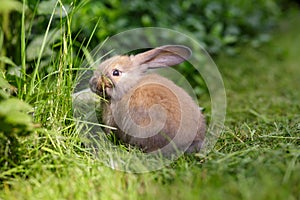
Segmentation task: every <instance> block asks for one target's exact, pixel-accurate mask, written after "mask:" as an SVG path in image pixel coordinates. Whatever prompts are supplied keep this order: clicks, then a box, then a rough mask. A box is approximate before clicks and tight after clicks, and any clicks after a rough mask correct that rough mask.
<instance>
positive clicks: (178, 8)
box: [0, 0, 297, 75]
mask: <svg viewBox="0 0 300 200" xmlns="http://www.w3.org/2000/svg"><path fill="white" fill-rule="evenodd" d="M24 2H25V7H23V5H22V1H17V0H1V8H0V23H1V27H0V28H1V29H0V49H1V52H0V56H1V59H0V69H1V70H8V71H9V73H10V74H14V75H16V74H18V72H19V71H20V70H21V67H20V66H21V62H22V56H21V55H22V54H21V41H22V39H21V37H22V36H23V37H25V38H26V41H25V42H26V44H25V45H26V70H27V72H30V71H32V70H33V68H34V67H35V63H36V61H37V59H38V57H39V52H40V48H41V45H42V43H43V39H44V36H45V33H46V30H47V31H49V33H48V35H49V37H47V38H46V40H47V41H46V46H45V49H44V51H43V52H42V62H41V63H40V64H41V67H40V69H39V70H45V71H46V72H51V71H53V69H52V67H51V60H52V61H53V60H55V59H57V57H56V56H59V54H58V52H59V51H60V48H61V46H62V45H63V41H62V36H61V34H62V32H64V33H65V34H67V33H68V32H69V33H70V31H71V33H70V34H71V36H70V37H72V47H73V48H74V51H73V53H74V57H76V56H77V58H78V59H77V61H78V62H80V61H81V60H80V55H82V54H83V52H82V51H83V48H82V47H85V48H86V49H87V50H92V49H93V48H95V46H96V45H98V44H100V43H101V42H103V41H104V40H105V39H106V38H107V37H109V36H112V35H114V34H116V33H119V32H121V31H124V30H128V29H131V28H137V27H166V28H170V29H173V30H176V31H183V32H188V33H191V34H192V35H193V36H194V37H195V38H196V39H197V40H198V42H199V43H200V44H202V45H203V47H204V48H205V49H206V50H207V51H208V52H209V53H210V54H211V55H213V56H215V55H218V54H219V53H221V52H222V53H223V52H225V53H226V54H228V55H236V54H237V53H238V52H239V48H238V47H239V45H250V46H252V47H254V48H255V47H259V45H260V44H261V43H264V42H267V41H269V39H270V31H271V30H274V29H276V26H277V25H278V19H279V17H280V16H281V15H284V14H285V12H286V10H287V9H288V8H290V7H297V1H293V0H254V1H243V0H201V1H195V0H176V1H173V0H172V1H171V0H166V1H159V0H153V1H140V0H131V1H127V0H102V1H97V0H89V1H88V0H83V1H80V0H75V1H62V2H57V1H56V0H50V1H36V0H28V1H24ZM23 11H25V13H24V12H23ZM22 13H23V14H24V15H23V17H24V21H23V22H22V20H21V19H22ZM22 23H24V30H22V28H21V27H22ZM21 31H23V33H24V34H23V35H22V34H21ZM75 60H76V59H75ZM78 62H77V63H76V62H75V63H74V64H75V65H78V64H79V63H78ZM23 67H24V66H23Z"/></svg>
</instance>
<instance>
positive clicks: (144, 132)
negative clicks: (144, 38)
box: [90, 45, 206, 154]
mask: <svg viewBox="0 0 300 200" xmlns="http://www.w3.org/2000/svg"><path fill="white" fill-rule="evenodd" d="M190 55H191V51H190V49H189V48H187V47H185V46H180V45H166V46H161V47H158V48H155V49H152V50H149V51H146V52H144V53H140V54H137V55H131V56H115V57H112V58H110V59H108V60H106V61H104V62H103V63H101V64H100V66H99V67H98V69H97V70H96V71H95V72H94V76H93V77H92V78H91V80H90V88H91V90H92V91H93V92H95V93H96V94H98V95H100V96H105V98H107V99H108V103H107V102H104V103H103V112H102V113H103V114H102V120H103V122H104V123H105V124H106V125H109V126H113V127H117V128H118V131H116V135H117V136H118V137H119V138H120V139H121V140H123V141H124V142H126V143H129V144H131V145H135V146H138V147H140V148H141V149H142V150H143V151H145V152H153V151H156V150H160V151H161V152H162V153H166V154H170V153H173V152H176V151H177V150H180V151H186V152H195V151H199V150H200V148H201V146H202V143H203V140H204V136H205V130H206V125H205V119H204V117H203V115H202V113H201V111H200V109H199V107H198V106H197V105H196V103H195V102H194V101H193V100H192V98H191V97H190V96H189V95H188V94H187V93H186V92H185V91H184V90H183V89H182V88H180V87H178V86H177V85H176V84H174V83H173V82H172V81H170V80H168V79H166V78H164V77H162V76H159V75H157V74H154V73H152V74H147V73H146V71H147V70H148V69H153V68H159V67H168V66H172V65H176V64H179V63H181V62H183V61H185V60H186V59H188V58H189V57H190Z"/></svg>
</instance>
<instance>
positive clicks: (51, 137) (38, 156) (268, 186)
mask: <svg viewBox="0 0 300 200" xmlns="http://www.w3.org/2000/svg"><path fill="white" fill-rule="evenodd" d="M299 24H300V15H299V14H297V13H294V14H291V15H288V16H285V17H284V19H283V20H282V22H281V23H280V26H279V28H277V29H275V30H274V34H273V38H272V40H271V42H269V43H268V44H265V45H263V46H262V47H259V48H253V47H251V46H250V45H245V46H243V47H240V49H239V50H240V52H239V53H238V54H237V55H235V56H228V55H225V54H222V55H220V56H218V57H217V58H216V59H215V62H216V64H217V66H218V67H219V70H220V72H221V74H222V77H223V80H224V83H225V88H226V94H227V103H228V105H227V115H226V122H225V129H224V132H223V133H222V135H221V136H220V138H219V140H218V142H217V144H216V146H215V148H214V149H213V150H212V151H211V152H210V153H209V154H208V155H205V156H199V155H191V156H183V157H180V158H179V159H178V160H177V161H176V162H174V163H172V164H171V165H170V166H167V167H165V168H163V169H161V170H158V171H154V172H149V173H142V174H132V173H125V172H120V171H116V170H113V169H111V168H109V167H107V166H105V165H104V164H103V163H102V162H101V158H100V159H96V158H95V157H93V156H92V155H91V154H90V153H89V152H88V151H87V150H86V149H85V148H84V146H82V145H81V141H80V137H79V135H78V132H77V131H76V130H75V129H74V125H75V123H74V122H72V120H70V119H69V118H68V117H67V116H68V115H67V114H66V113H68V112H70V110H71V106H72V105H71V100H70V93H71V91H69V92H66V88H69V89H70V86H68V87H64V85H68V84H70V82H69V79H68V80H66V79H63V80H61V79H59V78H60V76H64V75H63V74H58V75H57V78H58V79H57V80H56V81H55V82H53V81H50V80H49V81H45V82H43V84H40V85H38V86H37V87H39V88H38V89H39V90H40V91H41V92H40V94H39V95H36V96H33V97H30V98H28V99H27V101H28V102H31V103H33V102H35V103H34V104H35V106H36V107H37V109H36V113H35V114H36V116H35V117H36V118H37V119H41V121H47V123H46V124H42V125H43V126H44V127H46V128H47V129H43V130H41V131H39V132H38V133H36V134H33V135H32V136H30V137H27V138H24V139H23V141H22V144H23V145H24V146H25V147H26V148H24V149H23V150H24V152H23V155H22V156H23V160H24V161H23V162H22V163H21V165H19V166H16V167H14V168H12V169H10V170H8V171H3V172H0V177H2V178H3V177H5V181H4V182H3V184H2V186H1V191H0V199H300V148H299V145H300V104H299V100H300V78H299V74H300V66H299V64H300V62H299V61H300V57H299V52H300V48H299V44H300V26H299ZM44 113H47V114H44ZM49 113H50V114H49ZM45 116H47V117H48V118H47V119H46V120H44V119H43V117H45ZM42 119H43V120H42ZM64 121H68V123H66V124H67V125H65V126H62V125H61V124H63V123H62V122H64Z"/></svg>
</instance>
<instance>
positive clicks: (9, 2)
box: [0, 0, 23, 13]
mask: <svg viewBox="0 0 300 200" xmlns="http://www.w3.org/2000/svg"><path fill="white" fill-rule="evenodd" d="M22 6H23V4H22V3H21V2H19V1H15V0H1V6H0V13H10V12H11V11H18V12H22Z"/></svg>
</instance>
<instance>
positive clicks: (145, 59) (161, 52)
mask: <svg viewBox="0 0 300 200" xmlns="http://www.w3.org/2000/svg"><path fill="white" fill-rule="evenodd" d="M191 54H192V52H191V50H190V49H189V48H188V47H186V46H181V45H166V46H161V47H157V48H155V49H152V50H149V51H146V52H144V53H140V54H137V55H136V56H134V58H133V61H134V62H135V63H136V64H137V65H139V66H143V67H146V68H147V69H152V68H158V67H166V66H172V65H177V64H179V63H182V62H183V61H185V60H187V59H188V58H189V57H190V56H191Z"/></svg>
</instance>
